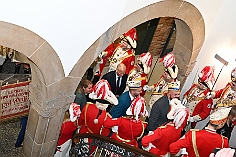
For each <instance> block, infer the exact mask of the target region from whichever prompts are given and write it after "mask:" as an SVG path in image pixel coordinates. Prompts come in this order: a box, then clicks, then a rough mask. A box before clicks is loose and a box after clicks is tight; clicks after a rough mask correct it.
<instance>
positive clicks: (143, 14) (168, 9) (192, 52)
mask: <svg viewBox="0 0 236 157" xmlns="http://www.w3.org/2000/svg"><path fill="white" fill-rule="evenodd" d="M137 17H138V18H137ZM159 17H174V18H175V23H176V27H177V31H176V32H177V34H176V41H175V46H174V50H173V51H174V52H175V55H176V64H177V65H178V66H179V69H181V70H180V72H179V76H178V79H179V80H180V81H181V82H182V83H184V82H185V80H186V78H187V76H188V74H189V73H190V72H191V71H192V69H193V67H194V65H195V63H196V62H195V61H196V58H197V56H198V54H199V52H200V50H201V47H202V45H203V42H204V39H205V24H204V19H203V17H202V15H201V13H200V12H199V10H198V9H197V8H196V7H195V6H193V5H192V4H190V3H188V2H185V1H176V0H168V1H161V2H157V3H154V4H151V5H148V6H146V7H144V8H142V9H139V10H137V11H135V12H133V13H132V14H130V15H128V16H126V17H125V18H123V19H122V20H120V21H119V22H117V23H116V24H115V25H113V26H112V27H110V28H109V29H108V30H107V31H106V32H105V33H103V35H102V36H101V37H100V38H98V39H97V40H96V41H95V42H94V43H93V44H92V45H91V46H90V47H89V49H87V50H86V51H85V52H84V54H83V55H82V56H81V58H80V59H79V61H78V62H77V63H76V65H75V66H74V67H73V69H72V70H71V72H70V74H69V77H82V76H83V75H84V73H85V71H86V69H87V68H84V69H80V65H83V66H84V67H89V66H90V65H91V64H92V62H93V61H94V59H95V58H96V57H97V56H98V55H99V54H100V52H102V51H103V50H104V49H105V48H106V47H107V46H108V45H109V44H110V43H111V42H113V41H114V40H115V39H117V38H118V37H119V36H120V35H122V34H123V33H124V32H126V31H128V30H129V29H130V28H132V27H135V26H137V25H139V24H141V23H144V22H146V21H149V20H152V19H155V18H159ZM91 56H93V57H91ZM78 71H80V73H78Z"/></svg>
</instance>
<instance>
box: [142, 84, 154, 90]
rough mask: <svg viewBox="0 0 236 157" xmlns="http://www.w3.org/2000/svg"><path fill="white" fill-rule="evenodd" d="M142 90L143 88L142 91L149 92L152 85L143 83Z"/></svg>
mask: <svg viewBox="0 0 236 157" xmlns="http://www.w3.org/2000/svg"><path fill="white" fill-rule="evenodd" d="M143 90H144V91H148V92H151V91H152V90H153V87H152V86H148V85H144V86H143Z"/></svg>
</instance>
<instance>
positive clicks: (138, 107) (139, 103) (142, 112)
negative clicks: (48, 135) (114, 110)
mask: <svg viewBox="0 0 236 157" xmlns="http://www.w3.org/2000/svg"><path fill="white" fill-rule="evenodd" d="M126 114H127V115H134V116H135V119H136V120H138V116H144V117H146V116H147V115H148V112H147V109H146V100H145V99H144V98H143V97H141V96H138V97H136V98H134V99H133V100H132V102H131V105H130V107H129V108H128V109H127V111H126Z"/></svg>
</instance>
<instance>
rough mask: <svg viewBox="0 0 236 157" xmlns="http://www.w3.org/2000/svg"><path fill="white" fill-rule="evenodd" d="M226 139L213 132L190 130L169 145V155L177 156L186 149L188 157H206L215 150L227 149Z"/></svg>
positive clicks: (206, 129) (207, 129)
mask: <svg viewBox="0 0 236 157" xmlns="http://www.w3.org/2000/svg"><path fill="white" fill-rule="evenodd" d="M228 147H229V143H228V139H227V138H226V137H224V136H222V135H219V134H217V133H216V131H215V130H212V129H209V128H205V130H197V129H192V130H190V131H189V132H187V134H185V135H184V136H183V137H182V138H181V139H179V140H178V141H176V142H174V143H172V144H171V145H170V153H171V154H177V153H178V152H179V151H180V149H182V148H186V150H187V152H188V155H187V156H188V157H208V156H209V155H210V154H211V153H212V151H213V149H215V148H228Z"/></svg>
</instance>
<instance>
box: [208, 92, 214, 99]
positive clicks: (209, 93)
mask: <svg viewBox="0 0 236 157" xmlns="http://www.w3.org/2000/svg"><path fill="white" fill-rule="evenodd" d="M215 95H216V93H215V92H208V93H207V94H206V98H207V99H212V98H214V97H215Z"/></svg>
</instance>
